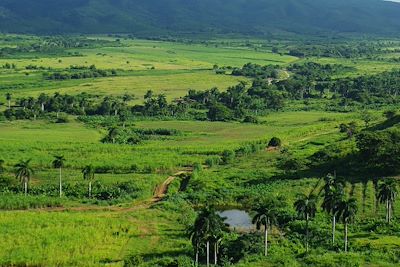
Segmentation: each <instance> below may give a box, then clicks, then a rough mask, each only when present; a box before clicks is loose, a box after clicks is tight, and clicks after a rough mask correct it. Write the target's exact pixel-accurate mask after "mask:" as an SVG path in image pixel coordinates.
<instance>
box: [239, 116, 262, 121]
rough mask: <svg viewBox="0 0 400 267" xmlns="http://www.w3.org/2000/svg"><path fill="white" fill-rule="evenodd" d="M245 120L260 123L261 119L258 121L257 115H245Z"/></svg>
mask: <svg viewBox="0 0 400 267" xmlns="http://www.w3.org/2000/svg"><path fill="white" fill-rule="evenodd" d="M243 122H245V123H258V122H259V121H258V118H257V117H255V116H246V117H244V119H243Z"/></svg>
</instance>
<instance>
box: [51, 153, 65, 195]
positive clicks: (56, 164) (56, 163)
mask: <svg viewBox="0 0 400 267" xmlns="http://www.w3.org/2000/svg"><path fill="white" fill-rule="evenodd" d="M64 163H65V158H64V156H54V160H53V162H52V165H53V168H55V169H58V170H59V186H60V197H62V168H64Z"/></svg>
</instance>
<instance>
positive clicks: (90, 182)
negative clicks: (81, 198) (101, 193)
mask: <svg viewBox="0 0 400 267" xmlns="http://www.w3.org/2000/svg"><path fill="white" fill-rule="evenodd" d="M91 197H92V181H89V198H91Z"/></svg>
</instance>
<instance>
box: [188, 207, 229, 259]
mask: <svg viewBox="0 0 400 267" xmlns="http://www.w3.org/2000/svg"><path fill="white" fill-rule="evenodd" d="M227 231H228V227H227V225H226V224H225V223H224V218H222V217H221V216H219V215H218V214H217V212H216V211H215V209H214V208H213V207H206V208H204V209H203V210H202V211H201V212H200V213H199V215H198V216H197V218H196V221H195V223H194V226H193V234H192V236H193V238H194V239H195V241H196V242H195V245H196V248H195V249H196V259H197V260H198V251H199V247H200V244H201V242H205V243H206V244H205V245H206V253H207V266H210V243H213V244H214V263H215V264H216V263H217V262H218V244H219V243H220V242H221V240H222V235H223V233H224V232H227ZM192 240H193V239H192Z"/></svg>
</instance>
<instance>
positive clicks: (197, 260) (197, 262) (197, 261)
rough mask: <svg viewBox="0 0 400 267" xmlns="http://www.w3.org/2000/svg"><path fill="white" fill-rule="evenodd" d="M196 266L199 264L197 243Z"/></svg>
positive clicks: (197, 246)
mask: <svg viewBox="0 0 400 267" xmlns="http://www.w3.org/2000/svg"><path fill="white" fill-rule="evenodd" d="M196 266H199V245H196Z"/></svg>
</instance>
